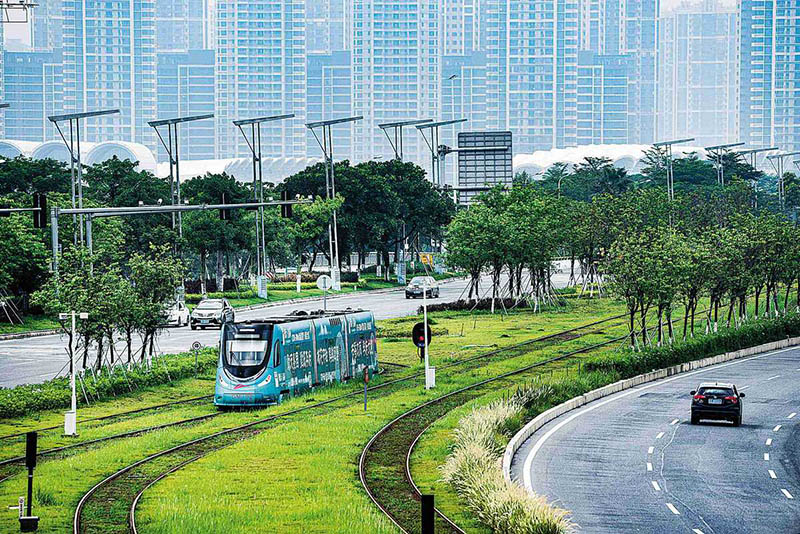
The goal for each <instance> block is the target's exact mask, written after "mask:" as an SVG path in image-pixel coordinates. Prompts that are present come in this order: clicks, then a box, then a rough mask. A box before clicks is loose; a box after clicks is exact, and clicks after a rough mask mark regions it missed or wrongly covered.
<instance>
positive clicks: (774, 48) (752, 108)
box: [738, 0, 800, 151]
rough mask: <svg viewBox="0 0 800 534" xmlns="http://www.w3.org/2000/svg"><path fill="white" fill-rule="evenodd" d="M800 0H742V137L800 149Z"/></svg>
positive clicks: (750, 141)
mask: <svg viewBox="0 0 800 534" xmlns="http://www.w3.org/2000/svg"><path fill="white" fill-rule="evenodd" d="M798 21H800V2H799V1H798V0H739V4H738V38H739V43H738V48H739V65H738V66H739V76H738V78H739V109H738V112H739V116H738V128H739V134H740V135H739V137H740V140H741V141H744V142H746V143H747V144H748V145H750V146H753V147H763V146H773V145H774V146H779V147H780V148H781V149H783V150H788V151H796V150H800V23H798Z"/></svg>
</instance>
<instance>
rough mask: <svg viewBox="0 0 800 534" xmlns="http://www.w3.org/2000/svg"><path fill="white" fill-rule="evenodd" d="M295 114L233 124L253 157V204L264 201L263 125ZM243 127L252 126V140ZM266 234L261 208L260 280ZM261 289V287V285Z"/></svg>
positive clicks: (258, 226)
mask: <svg viewBox="0 0 800 534" xmlns="http://www.w3.org/2000/svg"><path fill="white" fill-rule="evenodd" d="M293 117H294V113H290V114H286V115H273V116H271V117H257V118H255V119H242V120H235V121H233V124H235V125H236V127H237V128H239V131H240V132H242V136H243V137H244V140H245V142H246V143H247V147H248V148H249V149H250V153H251V154H252V156H253V202H263V201H264V179H263V174H262V172H263V168H262V166H261V125H262V124H263V123H265V122H273V121H279V120H284V119H291V118H293ZM243 126H250V138H249V139H248V137H247V134H246V133H245V132H244V128H243ZM264 236H265V232H264V208H263V207H259V208H258V212H257V215H256V263H257V264H258V267H257V269H256V271H257V274H258V276H259V278H260V277H261V276H263V275H264V273H265V272H266V263H267V259H266V257H264V254H263V252H264V249H265V248H266V238H265V237H264ZM259 287H261V286H260V285H259Z"/></svg>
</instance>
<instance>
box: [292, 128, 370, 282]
mask: <svg viewBox="0 0 800 534" xmlns="http://www.w3.org/2000/svg"><path fill="white" fill-rule="evenodd" d="M363 118H364V117H362V116H361V115H358V116H353V117H344V118H341V119H330V120H324V121H317V122H309V123H306V128H308V129H309V130H311V133H312V134H313V136H314V139H316V141H317V144H318V145H319V147H320V148H321V149H322V154H323V157H324V161H325V193H326V197H327V198H329V199H332V198H334V197H335V196H336V177H335V174H334V160H333V133H332V127H333V126H334V125H337V124H344V123H349V122H355V121H359V120H361V119H363ZM318 129H319V130H321V131H320V135H317V130H318ZM320 136H321V137H322V138H321V139H320ZM328 248H329V250H330V272H331V278H333V289H334V291H340V290H341V289H342V283H341V276H340V274H339V241H338V229H337V224H336V210H333V216H332V225H331V224H328Z"/></svg>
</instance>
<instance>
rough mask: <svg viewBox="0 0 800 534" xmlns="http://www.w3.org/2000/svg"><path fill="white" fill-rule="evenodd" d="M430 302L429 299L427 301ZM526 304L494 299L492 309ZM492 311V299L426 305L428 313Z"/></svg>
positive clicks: (561, 304) (524, 304)
mask: <svg viewBox="0 0 800 534" xmlns="http://www.w3.org/2000/svg"><path fill="white" fill-rule="evenodd" d="M428 301H429V302H430V299H428ZM565 305H566V303H564V302H559V304H558V306H559V307H563V306H565ZM526 306H528V303H527V302H526V301H525V300H520V301H517V300H516V299H499V298H498V299H495V300H494V309H495V311H497V310H500V311H502V310H503V308H504V307H505V309H509V310H510V309H511V308H519V307H526ZM491 309H492V299H490V298H487V299H480V300H478V301H477V304H476V301H474V300H456V301H454V302H443V303H441V304H439V303H437V304H428V312H434V311H472V310H481V311H488V310H491ZM417 313H420V314H421V313H422V306H420V307H419V309H418V310H417Z"/></svg>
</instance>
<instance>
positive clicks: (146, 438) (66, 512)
mask: <svg viewBox="0 0 800 534" xmlns="http://www.w3.org/2000/svg"><path fill="white" fill-rule="evenodd" d="M620 310H621V305H620V304H619V303H611V302H608V301H592V302H580V303H576V304H575V307H574V308H573V309H571V310H569V311H568V312H549V313H545V314H539V315H533V314H529V313H526V312H518V313H513V314H511V315H510V316H507V317H505V318H501V316H499V315H495V316H494V317H489V316H488V315H486V314H475V315H469V314H464V313H460V314H459V313H445V314H439V315H435V316H434V319H435V320H436V321H437V323H436V325H434V328H435V330H436V331H438V333H437V335H436V337H435V339H434V342H433V345H432V351H431V352H432V359H433V361H434V363H435V364H437V365H442V364H443V363H444V362H445V361H447V360H451V359H454V358H463V357H467V356H469V355H474V354H478V353H481V352H485V351H486V350H487V349H486V348H485V347H482V346H481V345H495V344H497V345H507V344H511V343H514V342H517V341H521V340H524V339H530V338H533V337H538V336H539V335H542V334H545V333H550V332H556V331H559V330H563V329H566V328H569V327H572V326H578V325H581V324H585V323H588V322H591V321H592V320H594V319H596V318H599V317H605V316H609V315H614V314H616V313H618V312H619V311H620ZM415 320H416V319H415V318H407V319H400V320H393V321H385V322H382V323H381V324H380V327H381V330H382V333H383V335H384V336H388V337H383V338H381V339H380V341H379V351H380V355H381V359H383V360H385V361H394V362H397V363H404V364H409V365H414V366H416V368H418V367H419V363H418V361H417V357H416V354H415V350H414V349H413V347H412V346H411V343H410V341H408V332H409V331H410V326H411V324H413V322H414V321H415ZM462 329H463V331H462ZM445 331H446V333H445ZM609 335H610V334H608V333H607V334H605V335H604V334H597V335H594V336H590V337H592V338H594V339H582V340H575V341H573V342H571V344H572V345H571V346H573V347H575V346H578V345H580V346H584V345H585V344H589V343H591V342H596V341H598V340H600V339H607V338H608V337H609ZM617 335H619V334H617ZM559 350H562V351H563V350H566V349H563V348H562V349H556V348H555V347H551V348H550V350H549V351H541V353H534V354H526V355H523V356H519V357H517V358H515V359H513V360H508V361H503V360H501V359H500V358H499V357H498V358H497V359H496V360H494V362H493V363H492V364H490V365H489V366H487V367H485V368H479V369H474V368H473V369H471V370H469V371H463V370H459V368H456V369H453V370H450V371H444V370H443V371H441V372H440V374H439V377H438V382H439V383H438V388H437V390H436V391H435V392H428V393H425V392H423V391H422V390H421V388H420V387H419V383H418V381H417V382H416V383H414V384H413V385H409V386H408V387H403V388H402V389H399V390H398V391H395V392H394V393H391V394H390V395H386V396H383V397H381V398H379V399H374V400H372V401H371V402H370V407H369V411H368V412H367V413H366V414H364V413H363V407H361V406H360V404H359V403H358V401H357V400H355V402H352V403H349V407H346V408H339V409H336V410H335V411H333V412H331V413H328V414H325V415H319V416H314V415H313V413H308V414H306V415H304V416H303V417H297V418H294V419H293V420H291V421H290V422H288V423H285V424H280V425H273V428H271V429H268V430H266V431H264V432H263V433H262V434H261V435H259V436H258V437H256V438H254V439H251V440H246V441H244V442H242V443H240V444H238V445H236V446H234V447H231V448H228V449H225V450H223V451H220V452H219V453H215V454H212V455H211V456H209V457H208V458H206V459H204V460H202V461H201V462H200V463H198V464H197V466H196V467H195V466H190V467H187V469H186V475H184V473H183V472H181V473H177V474H176V475H175V476H174V477H169V478H168V480H166V481H165V482H164V484H163V485H162V484H159V485H157V486H156V488H154V489H153V490H152V491H150V492H148V494H147V495H148V497H147V498H148V499H150V497H149V495H151V494H152V495H153V496H154V497H153V498H155V499H159V498H160V497H158V495H160V494H161V491H162V488H167V489H166V490H163V491H165V492H166V493H167V494H169V493H171V488H172V487H171V486H168V484H178V486H182V485H183V484H186V483H188V485H189V486H190V487H189V488H187V489H186V490H181V491H185V492H186V496H187V498H191V499H194V498H195V495H196V494H197V493H203V492H202V491H199V488H200V487H204V488H206V490H208V489H210V490H211V495H215V496H216V497H223V496H224V498H220V499H216V498H209V497H210V495H208V494H207V495H205V496H204V497H202V498H198V500H197V503H196V504H192V505H191V506H190V507H189V508H190V509H192V510H194V512H192V514H194V515H192V516H191V517H188V516H184V519H183V520H181V521H179V523H173V524H172V525H170V526H169V527H164V528H167V531H173V529H175V528H178V529H179V530H180V529H181V528H182V529H185V530H184V531H191V532H201V531H205V532H217V531H220V529H221V528H222V525H223V524H225V523H226V522H228V521H233V522H234V523H236V524H237V528H238V529H240V530H241V527H239V526H238V525H239V524H241V525H250V526H251V527H253V526H254V525H258V530H275V529H277V530H282V531H299V530H307V529H306V526H307V525H308V526H309V529H310V531H312V532H330V531H331V527H332V525H334V526H341V528H342V530H341V531H353V532H359V531H361V532H380V531H386V529H387V524H386V522H385V520H383V519H382V518H381V517H380V516H378V515H377V514H375V511H374V510H373V508H372V507H371V505H370V504H369V503H368V501H367V500H366V497H365V495H364V494H363V493H362V491H361V489H360V486H359V485H358V483H357V477H356V476H355V462H356V459H357V455H358V452H359V451H360V448H361V447H362V446H363V444H364V442H365V441H366V440H367V439H368V438H369V436H370V435H371V434H372V433H374V432H375V431H376V430H377V429H378V428H379V427H380V426H382V424H383V423H384V422H385V421H386V420H388V419H389V418H390V417H391V416H393V415H395V414H397V413H400V412H402V411H403V410H405V409H407V408H408V407H410V406H412V405H414V404H416V403H419V402H422V401H424V400H427V399H429V398H432V396H433V395H439V394H442V393H444V392H445V391H448V390H451V389H453V388H456V387H460V386H462V385H465V384H468V383H472V382H474V381H477V380H479V379H482V378H485V376H487V375H491V374H496V373H498V372H500V371H501V370H508V369H513V368H517V367H519V366H521V365H523V364H524V363H526V362H532V361H537V360H541V359H544V358H546V357H547V356H548V355H551V354H552V353H555V352H558V351H559ZM185 384H187V385H188V384H189V382H188V381H187V382H185ZM212 384H213V383H211V382H208V383H207V384H205V387H206V389H205V390H192V391H191V392H190V394H189V395H188V396H193V395H196V394H203V393H210V392H211V388H212ZM164 387H165V388H167V386H164ZM171 387H172V388H174V387H176V386H171ZM189 387H191V388H194V387H197V388H202V387H203V384H202V382H194V383H193V384H192V385H191V386H189ZM358 387H359V386H358V385H357V384H350V385H343V386H338V387H334V388H327V389H325V390H320V391H318V392H315V393H314V394H313V395H307V396H302V397H298V398H296V399H292V400H291V401H289V402H287V403H285V404H283V405H282V406H280V407H271V408H266V409H262V410H257V411H252V412H234V413H227V414H223V415H220V416H218V417H215V418H214V419H211V420H208V421H205V422H202V423H199V424H196V425H191V426H183V427H179V428H171V429H164V430H161V431H157V432H153V433H149V434H145V435H142V436H138V437H135V438H129V439H126V440H123V441H119V442H110V443H106V444H103V445H100V446H98V447H96V448H94V449H92V450H89V451H83V452H80V453H78V454H74V455H71V456H69V457H67V458H64V459H59V460H51V461H46V462H43V463H41V465H40V467H39V468H37V485H39V487H40V488H42V489H41V492H43V493H41V495H38V496H37V502H36V503H35V504H36V506H37V507H38V513H39V515H41V516H42V517H43V518H45V519H43V522H42V529H41V531H42V532H64V531H65V529H66V528H67V525H68V523H69V520H70V517H71V514H72V511H73V509H74V506H75V504H76V503H77V500H78V499H79V498H80V495H81V494H82V493H83V492H85V491H86V490H88V488H89V487H91V486H92V485H93V484H94V483H96V482H97V481H99V480H101V479H102V478H104V477H105V476H107V475H108V474H110V473H111V472H113V471H114V470H115V469H117V468H119V467H122V466H123V465H125V464H127V463H130V462H132V461H134V460H136V459H139V458H141V457H143V456H145V455H146V454H147V453H151V452H154V451H157V450H161V449H164V448H167V447H168V446H170V445H174V444H176V443H180V442H183V441H186V440H189V439H191V438H193V437H197V436H201V435H205V434H209V433H211V432H212V431H214V430H218V429H220V428H225V427H230V426H233V425H236V424H241V423H242V422H245V421H250V420H253V418H256V417H263V416H265V415H267V414H272V413H278V412H279V411H284V410H289V409H291V408H292V407H296V406H300V405H303V404H305V403H307V402H309V401H310V400H311V399H312V398H314V399H316V400H322V399H323V398H329V397H330V396H333V395H336V394H341V393H342V392H343V391H352V390H353V389H357V388H358ZM157 389H158V388H155V390H154V391H153V392H152V393H153V394H155V392H156V391H157ZM125 397H126V398H128V396H125ZM130 398H131V399H137V400H136V401H135V402H138V403H139V404H140V405H144V404H146V403H148V402H152V401H154V400H155V399H153V398H151V397H147V394H141V395H139V394H137V395H134V396H131V397H130ZM159 400H160V399H159ZM123 402H124V401H123ZM131 402H134V401H131ZM101 404H102V403H101ZM198 406H199V407H198ZM131 407H132V406H131ZM126 408H128V406H127V405H126ZM201 409H202V405H195V407H194V408H193V410H201ZM104 410H105V411H106V412H110V411H114V410H115V408H111V407H109V406H102V405H94V406H92V408H89V409H86V410H82V411H81V414H80V415H81V417H90V416H92V415H96V414H99V413H101V412H103V411H104ZM165 413H167V414H169V417H174V418H176V419H177V418H181V417H183V416H186V415H188V412H187V411H185V410H184V409H169V410H165ZM61 417H62V415H61V414H60V412H59V411H56V412H52V413H43V414H40V415H39V416H38V420H34V419H32V418H28V419H26V420H24V421H17V422H16V424H14V425H13V426H14V429H15V430H18V429H22V428H25V427H26V426H28V427H29V426H47V425H48V423H52V424H58V423H59V422H60V421H61V420H62V419H61ZM158 419H159V416H156V415H153V414H150V415H148V416H146V417H145V418H143V419H142V418H139V417H133V418H130V419H127V420H125V421H121V422H119V423H116V424H115V425H112V427H113V430H112V428H111V427H109V426H106V425H98V426H97V427H96V428H95V429H93V430H92V432H95V433H94V434H92V436H93V437H95V436H97V437H99V436H100V435H102V434H103V433H118V432H119V431H120V430H121V428H122V427H123V426H124V427H125V429H130V428H139V427H141V426H144V423H145V421H146V422H148V423H149V422H152V421H153V420H158ZM81 432H82V433H85V432H89V430H88V429H87V430H84V429H83V428H81ZM87 435H88V434H87ZM83 437H84V436H83V435H82V436H81V437H80V438H79V439H83ZM40 439H41V438H40ZM44 439H45V441H43V442H42V446H50V445H55V444H56V443H59V444H60V443H62V441H59V440H62V439H65V438H58V437H54V438H44ZM47 439H52V440H53V441H52V442H48V441H47ZM70 439H71V438H70ZM17 446H18V447H21V444H18V445H17ZM11 453H12V451H11V450H10V449H9V450H7V451H4V454H5V455H11ZM219 462H222V464H225V465H226V467H224V468H221V467H220V464H219ZM228 464H229V465H228ZM209 468H210V471H208V469H209ZM228 468H230V469H228ZM184 476H186V477H188V478H184ZM206 476H209V477H210V478H208V479H206V478H205V477H206ZM231 477H233V478H231ZM239 477H241V478H242V480H241V481H240V480H238V478H239ZM240 484H241V485H240ZM209 485H210V486H209ZM23 488H24V478H23V477H22V476H19V475H17V476H15V477H13V478H11V479H9V480H8V481H6V482H5V483H3V484H2V485H0V499H3V498H5V499H6V500H8V501H9V502H13V501H14V499H15V498H16V496H17V495H19V494H20V492H21V491H23ZM237 488H238V489H237ZM189 490H191V491H189ZM196 490H198V491H196ZM267 490H268V491H267ZM243 496H244V497H243ZM165 498H166V499H167V500H166V501H165V503H167V502H168V503H169V504H168V505H166V506H164V507H163V508H160V511H155V512H154V511H152V510H151V504H152V503H151V502H150V501H146V502H145V503H143V505H142V509H141V512H140V514H141V515H140V520H141V522H142V523H143V524H146V523H148V522H150V521H153V520H155V522H156V523H158V522H160V520H162V519H165V517H166V516H169V515H170V514H178V515H179V516H183V514H184V512H185V509H184V510H182V511H180V508H176V506H177V507H180V506H182V504H181V503H182V502H184V503H185V502H186V501H183V496H169V497H168V498H167V497H165ZM310 502H313V503H315V504H314V505H313V506H309V503H310ZM43 503H46V504H47V505H46V506H43ZM317 503H319V505H317ZM326 503H327V504H326ZM264 506H267V508H264ZM265 509H268V510H272V511H274V513H272V512H271V513H269V514H264V510H265ZM239 512H241V513H239ZM153 513H156V514H159V516H158V517H157V518H156V517H154V516H153V515H152V514H153ZM162 514H166V515H162ZM195 516H196V517H195ZM148 518H149V519H148ZM243 518H244V519H243ZM12 519H13V518H10V519H9V518H5V517H4V518H2V521H0V530H3V529H5V528H6V527H13V525H12V524H11V523H13V521H11V520H12ZM241 520H244V522H241V523H240V521H241ZM9 521H10V522H9ZM192 523H195V524H194V525H192ZM180 525H183V527H181V526H180ZM247 528H248V527H245V528H244V529H245V530H247Z"/></svg>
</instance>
